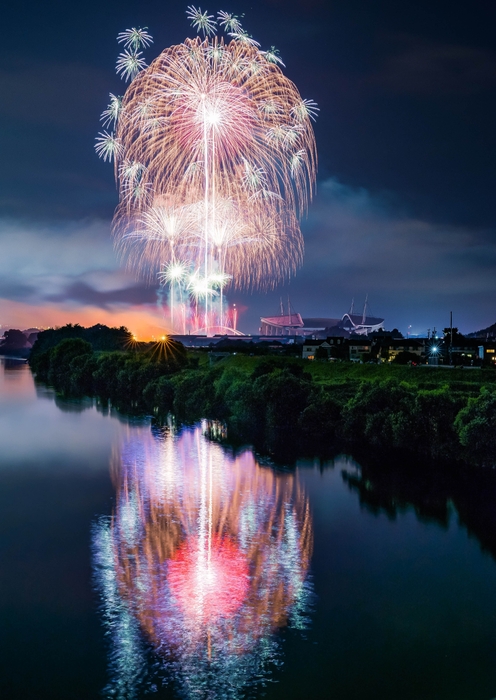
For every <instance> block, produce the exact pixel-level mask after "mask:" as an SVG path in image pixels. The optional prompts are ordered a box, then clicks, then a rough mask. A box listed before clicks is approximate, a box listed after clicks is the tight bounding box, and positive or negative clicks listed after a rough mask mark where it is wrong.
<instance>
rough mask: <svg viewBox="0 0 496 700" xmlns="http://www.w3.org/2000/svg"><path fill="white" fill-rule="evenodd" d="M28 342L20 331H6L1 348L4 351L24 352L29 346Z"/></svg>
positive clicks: (14, 329) (12, 329) (13, 329)
mask: <svg viewBox="0 0 496 700" xmlns="http://www.w3.org/2000/svg"><path fill="white" fill-rule="evenodd" d="M27 341H28V339H27V338H26V336H25V335H24V333H23V332H22V331H19V330H17V329H16V328H11V329H10V330H8V331H5V333H4V336H3V343H2V344H1V345H0V348H1V349H2V350H3V351H5V350H7V351H8V350H23V349H24V348H25V347H26V346H27V344H28V342H27Z"/></svg>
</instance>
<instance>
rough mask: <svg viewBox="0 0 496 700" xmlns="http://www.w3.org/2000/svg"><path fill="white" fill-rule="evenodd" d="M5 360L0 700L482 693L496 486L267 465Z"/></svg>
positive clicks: (493, 646) (405, 697)
mask: <svg viewBox="0 0 496 700" xmlns="http://www.w3.org/2000/svg"><path fill="white" fill-rule="evenodd" d="M207 429H210V430H213V431H214V432H215V430H220V428H218V427H217V426H207V425H206V424H203V425H202V426H197V427H196V428H193V429H185V430H183V431H177V430H175V429H174V427H173V426H169V427H166V428H162V429H160V430H158V429H152V428H151V427H150V425H149V423H147V422H139V421H135V422H133V421H132V420H127V419H125V418H123V417H122V416H118V415H114V414H113V413H112V412H110V413H109V412H108V411H104V410H102V409H101V408H99V407H97V406H96V405H94V403H93V402H91V401H89V400H85V401H82V402H75V401H72V402H71V401H61V400H59V399H56V397H55V396H54V394H53V392H52V391H50V390H49V389H46V388H40V387H35V385H34V383H33V380H32V377H31V374H30V372H29V369H28V368H27V367H26V366H25V365H21V364H18V363H10V362H8V363H6V362H4V361H2V365H1V367H0V556H1V579H0V593H1V606H2V607H1V620H0V622H1V628H0V629H1V654H0V664H1V666H2V669H1V679H0V692H1V696H2V698H6V699H8V700H14V699H17V698H23V699H24V700H30V699H31V698H32V699H33V700H34V699H36V700H45V699H48V698H50V700H55V699H58V698H61V699H64V700H65V699H69V698H78V699H81V700H89V699H91V698H99V697H104V698H122V699H124V698H125V699H127V698H129V699H131V698H141V697H144V696H148V695H149V694H151V697H156V698H180V697H184V698H209V699H210V698H230V699H232V700H234V699H236V698H245V697H266V698H269V700H270V699H273V700H276V699H281V700H282V698H284V699H285V700H286V699H288V698H289V699H299V698H301V699H303V698H332V699H335V700H354V699H356V700H358V699H360V700H362V699H363V698H380V699H381V700H398V699H399V698H401V700H410V699H411V700H444V699H446V700H448V699H449V700H478V699H480V700H491V699H492V698H494V697H496V564H495V559H494V552H496V517H495V513H494V511H495V510H496V509H495V508H494V507H493V503H496V496H495V497H494V498H493V495H494V494H496V488H495V484H494V479H493V475H485V476H484V480H483V481H480V483H479V482H477V483H475V482H474V479H472V478H471V479H470V480H466V481H465V482H464V481H463V479H462V480H460V479H457V481H456V482H453V483H451V482H450V480H449V479H448V480H447V478H446V476H442V477H434V478H432V477H420V476H419V477H418V478H412V477H409V478H406V477H405V478H401V479H399V478H398V476H397V474H395V473H392V474H389V475H388V474H384V473H383V472H382V473H381V472H379V473H377V471H374V469H371V468H367V469H364V471H363V472H362V471H361V470H360V468H359V466H358V465H357V464H356V463H355V462H353V461H352V460H351V459H347V458H345V457H340V458H338V459H336V460H333V461H332V462H322V463H318V462H311V461H304V460H302V461H299V462H298V463H297V467H296V469H295V470H290V469H287V470H284V469H281V468H278V469H275V468H274V467H273V466H271V465H270V464H269V463H267V461H266V460H260V459H259V458H257V457H256V456H255V455H254V454H253V453H252V452H251V451H242V452H237V453H233V452H231V451H228V450H226V449H224V448H223V447H221V446H220V445H219V444H217V443H215V442H212V441H209V440H208V439H207V438H206V437H205V433H206V431H207Z"/></svg>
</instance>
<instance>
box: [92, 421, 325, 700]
mask: <svg viewBox="0 0 496 700" xmlns="http://www.w3.org/2000/svg"><path fill="white" fill-rule="evenodd" d="M206 427H207V426H205V425H204V427H203V430H202V428H200V427H198V428H196V429H194V430H188V431H184V432H183V433H182V434H180V435H177V434H174V432H173V431H172V432H171V431H170V430H164V431H163V432H162V433H161V434H160V435H157V436H156V438H155V439H153V438H152V437H151V436H150V435H149V434H148V436H145V435H139V436H134V438H131V440H129V441H128V443H127V444H126V445H124V447H123V451H122V455H119V454H117V453H116V454H114V459H113V462H112V472H113V474H112V476H113V480H114V484H115V487H116V509H115V514H114V516H113V518H112V521H111V524H109V523H107V522H105V523H102V524H101V526H100V528H99V529H98V531H97V533H96V534H97V536H96V539H95V546H96V552H95V555H96V565H97V569H98V577H99V582H100V587H101V591H102V594H103V604H104V608H103V612H104V618H105V620H106V621H107V623H108V624H109V632H110V633H111V635H112V637H113V653H112V659H113V663H114V664H115V665H114V668H113V675H114V677H113V679H112V683H111V685H112V686H113V694H112V693H109V695H112V697H115V696H116V694H117V696H118V697H122V698H124V697H126V698H127V697H134V694H133V692H132V690H133V689H132V688H131V687H129V686H130V685H131V683H129V685H128V680H127V679H128V677H129V673H130V670H131V669H130V664H129V662H130V660H131V658H132V661H133V664H132V666H134V667H135V668H137V669H142V668H143V666H144V665H145V662H144V661H143V662H140V661H139V658H140V656H141V657H142V658H143V659H144V658H145V655H144V654H143V652H139V651H138V649H137V647H138V646H139V644H140V638H142V636H143V635H144V637H145V639H146V641H147V642H148V643H151V645H152V647H153V649H154V650H155V653H156V654H157V657H158V658H156V661H157V663H154V664H153V665H154V667H155V668H160V666H162V667H163V668H164V670H166V672H167V674H168V675H171V676H172V677H173V678H175V680H176V682H177V683H178V685H179V686H180V687H181V689H182V693H181V694H182V695H183V696H184V697H186V698H190V697H191V698H193V697H207V696H208V697H225V698H230V699H231V700H235V699H239V698H240V697H244V692H243V690H244V687H245V686H246V685H247V684H250V683H257V682H260V681H263V679H264V678H266V677H267V675H268V674H269V673H270V666H271V662H277V659H278V656H279V654H280V651H279V650H278V644H277V640H276V639H275V638H274V632H275V631H276V630H277V629H278V628H280V627H282V626H285V625H287V624H291V625H292V626H294V627H304V626H305V619H306V613H307V610H308V602H309V595H310V588H309V582H308V579H307V573H308V568H309V563H310V557H311V553H312V540H313V535H312V523H311V516H310V510H309V504H308V499H307V497H306V495H305V493H304V492H303V490H302V488H301V486H300V484H299V483H298V478H297V476H296V475H290V474H284V475H277V474H275V473H274V472H273V471H272V470H270V469H267V468H263V467H261V466H260V465H258V464H257V463H256V462H255V460H254V458H253V455H252V453H251V452H245V453H243V454H240V455H239V456H237V457H235V458H230V457H229V456H228V455H227V454H226V453H225V452H224V451H223V449H222V448H221V447H220V446H219V445H217V444H215V443H212V442H209V441H208V440H207V439H206V437H205V436H204V434H202V433H203V432H204V431H205V428H206ZM215 429H216V426H215V425H213V426H210V431H209V432H211V433H213V432H215ZM220 429H221V426H220ZM122 618H124V620H123V619H122ZM133 647H134V650H133ZM131 652H133V653H131ZM130 657H131V658H130ZM140 675H141V677H143V675H144V674H143V673H141V674H140V673H137V674H136V676H137V678H138V677H139V676H140ZM136 680H137V679H136ZM126 685H127V687H126ZM207 689H208V694H207V693H206V690H207ZM134 690H136V689H134ZM116 691H119V692H116ZM136 696H137V694H136Z"/></svg>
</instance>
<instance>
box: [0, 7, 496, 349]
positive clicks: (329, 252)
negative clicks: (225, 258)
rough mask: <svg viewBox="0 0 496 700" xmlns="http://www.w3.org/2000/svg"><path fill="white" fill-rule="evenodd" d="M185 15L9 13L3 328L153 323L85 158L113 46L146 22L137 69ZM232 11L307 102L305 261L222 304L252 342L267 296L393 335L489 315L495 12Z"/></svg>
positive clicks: (62, 10) (495, 152)
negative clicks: (361, 310)
mask: <svg viewBox="0 0 496 700" xmlns="http://www.w3.org/2000/svg"><path fill="white" fill-rule="evenodd" d="M186 6H187V2H178V1H177V0H173V1H169V2H165V1H164V0H162V1H161V2H151V1H148V2H147V1H143V2H139V3H138V2H133V3H131V2H126V0H121V2H114V1H113V0H110V1H109V0H106V1H104V2H101V1H100V2H95V1H94V0H86V1H85V2H84V3H66V2H57V1H54V0H52V1H51V2H48V3H39V2H17V3H9V5H8V7H4V8H3V9H2V20H3V21H2V27H3V28H2V43H1V46H0V54H1V60H0V157H1V162H2V166H3V167H2V168H1V169H0V324H1V325H2V328H3V329H5V327H22V328H27V327H29V326H36V325H42V326H47V325H60V324H62V323H66V322H80V323H82V324H85V325H87V324H92V323H96V322H102V323H108V324H110V325H115V324H117V325H121V324H125V325H127V326H128V327H130V328H131V330H134V331H135V332H138V333H141V334H143V335H147V334H148V335H149V334H150V333H152V332H156V330H157V328H159V327H160V325H161V324H162V320H161V312H160V310H159V308H158V307H157V293H156V290H155V289H154V288H150V287H146V286H145V285H143V284H142V283H141V282H139V281H137V280H135V279H133V278H132V277H131V276H130V275H129V274H128V273H126V272H125V271H124V270H123V269H122V267H121V265H120V263H119V261H118V259H117V257H116V255H115V253H114V251H113V248H112V243H111V239H110V220H111V218H112V213H113V210H114V207H115V205H116V203H117V193H116V189H115V183H114V179H113V169H112V167H111V166H109V165H108V163H107V164H105V163H103V162H102V161H100V160H99V159H98V158H97V156H96V155H95V152H94V139H95V136H96V135H97V133H98V131H100V129H101V127H100V123H99V117H100V113H101V112H102V110H103V109H105V108H106V106H107V103H108V93H109V92H112V93H114V94H123V92H124V90H125V84H124V83H123V81H121V80H120V79H119V78H118V77H117V76H116V75H115V72H114V66H115V60H116V58H117V54H118V53H119V46H118V44H117V42H116V36H117V34H118V32H120V31H122V30H124V29H126V28H127V27H131V26H142V27H143V26H147V27H148V28H149V31H150V33H151V34H152V35H153V37H154V41H155V43H154V45H153V46H152V47H151V48H150V49H148V50H146V52H145V57H146V59H147V62H150V61H151V60H152V59H153V58H154V57H155V56H156V55H158V53H159V52H160V51H161V50H162V49H163V48H165V47H166V46H169V45H171V44H176V43H180V42H182V41H183V40H184V39H185V38H186V37H187V36H194V35H195V32H194V30H192V29H191V28H190V25H189V22H188V20H187V18H186V15H185V10H186ZM201 7H202V9H208V10H209V12H211V13H216V12H217V10H219V9H223V10H226V11H229V12H234V13H236V14H242V13H244V14H245V17H244V20H243V25H244V27H245V28H246V30H247V31H248V32H250V33H251V34H252V35H253V36H254V37H255V38H256V39H257V40H258V41H259V42H260V43H261V45H262V48H269V47H270V46H271V45H275V46H276V47H277V48H278V49H279V50H280V52H281V56H282V59H283V60H284V62H285V64H286V69H285V74H286V75H287V76H288V77H290V78H291V79H292V80H293V81H294V82H295V83H296V85H297V86H298V88H299V90H300V93H301V95H302V97H303V98H311V99H314V100H315V101H316V102H317V103H318V104H319V107H320V110H321V111H320V115H319V118H318V120H317V123H316V125H315V132H316V138H317V148H318V153H319V174H318V183H317V194H316V197H315V199H314V202H313V203H312V205H311V207H310V210H309V213H308V217H307V218H306V219H304V220H303V222H302V231H303V234H304V238H305V262H304V265H303V267H302V268H301V269H300V270H299V272H298V274H297V276H296V277H295V278H294V279H292V280H291V282H290V284H286V285H284V286H281V287H280V288H278V289H276V290H275V291H274V292H271V293H269V294H264V293H253V294H242V293H240V292H237V291H230V292H227V296H228V298H229V300H230V301H231V302H237V304H238V305H239V306H240V307H242V308H244V312H243V313H242V315H241V318H240V323H239V326H240V327H241V329H242V330H245V331H247V332H256V331H257V329H258V325H259V316H260V315H274V314H277V313H278V311H279V299H280V297H283V300H284V303H285V304H287V299H288V296H289V297H290V299H291V303H292V306H293V307H294V309H295V310H297V311H299V312H300V313H301V314H302V315H303V316H330V317H339V316H341V315H342V314H343V313H344V312H345V311H347V310H348V309H349V306H350V303H351V300H352V298H353V297H354V299H355V308H357V307H361V306H362V305H363V301H364V298H365V295H366V294H368V298H369V302H370V309H371V311H372V312H373V314H374V315H376V316H381V317H383V318H385V320H386V321H385V326H386V327H387V328H393V327H397V328H399V329H400V330H402V331H403V332H406V331H407V328H408V326H410V325H411V332H413V333H425V332H426V330H427V328H433V327H434V326H436V327H437V328H438V329H440V328H443V327H444V326H446V325H448V324H449V313H450V311H453V318H454V325H456V326H458V327H459V328H460V330H461V331H462V332H470V331H474V330H477V329H480V328H484V327H486V326H488V325H490V324H492V323H494V322H495V321H496V274H495V273H496V224H495V201H496V196H495V185H496V182H495V163H496V136H495V124H496V108H495V107H496V100H495V94H496V93H495V89H496V49H495V45H494V27H495V20H496V5H495V4H494V2H491V1H489V0H487V1H482V0H480V1H476V2H472V3H468V4H467V3H453V2H445V1H444V0H436V2H432V0H429V1H426V0H416V1H415V2H410V1H404V2H397V1H395V2H393V1H392V0H391V1H389V0H382V1H381V0H378V1H377V2H371V0H335V1H332V0H327V1H320V0H265V1H264V2H250V3H248V2H245V3H243V2H229V3H227V4H225V5H223V4H220V5H219V6H214V5H208V4H205V3H202V4H201Z"/></svg>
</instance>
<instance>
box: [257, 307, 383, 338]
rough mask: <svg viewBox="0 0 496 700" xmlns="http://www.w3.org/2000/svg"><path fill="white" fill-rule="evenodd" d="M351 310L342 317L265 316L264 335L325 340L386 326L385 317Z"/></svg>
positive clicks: (293, 314) (370, 331)
mask: <svg viewBox="0 0 496 700" xmlns="http://www.w3.org/2000/svg"><path fill="white" fill-rule="evenodd" d="M365 312H366V305H365V307H364V313H363V314H355V313H353V307H352V309H351V310H350V312H348V313H346V314H344V316H343V317H342V318H325V317H311V318H302V317H301V316H300V314H299V313H287V314H284V313H281V314H280V315H279V316H264V317H262V318H261V319H260V333H261V334H262V335H269V336H270V335H279V336H281V335H301V336H306V337H314V338H319V339H321V340H325V339H326V338H329V337H331V336H342V337H345V338H348V337H350V335H368V334H369V333H373V332H376V331H379V330H380V329H383V328H384V319H383V318H376V317H374V316H367V315H366V313H365Z"/></svg>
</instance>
